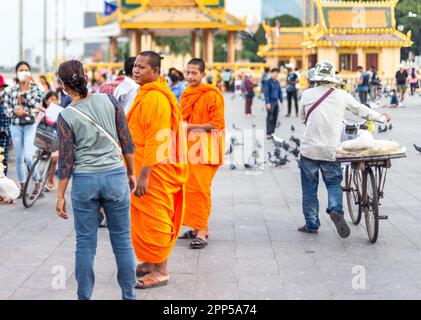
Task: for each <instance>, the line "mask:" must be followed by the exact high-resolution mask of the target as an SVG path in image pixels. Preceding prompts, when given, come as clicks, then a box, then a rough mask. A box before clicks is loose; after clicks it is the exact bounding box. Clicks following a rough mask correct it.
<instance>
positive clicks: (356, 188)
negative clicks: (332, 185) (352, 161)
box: [345, 166, 362, 225]
mask: <svg viewBox="0 0 421 320" xmlns="http://www.w3.org/2000/svg"><path fill="white" fill-rule="evenodd" d="M345 184H346V190H347V191H346V201H347V204H348V212H349V216H350V217H351V220H352V223H353V224H355V225H359V224H360V222H361V217H362V210H361V184H362V177H361V171H360V170H353V169H352V168H351V166H347V167H346V169H345Z"/></svg>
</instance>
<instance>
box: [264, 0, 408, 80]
mask: <svg viewBox="0 0 421 320" xmlns="http://www.w3.org/2000/svg"><path fill="white" fill-rule="evenodd" d="M308 2H309V3H310V6H309V12H306V10H304V15H303V16H304V17H306V18H305V19H304V21H305V23H304V24H303V27H302V28H282V27H281V28H277V27H271V26H268V25H265V26H264V27H265V29H266V33H267V36H266V37H267V45H265V46H261V47H260V50H259V55H261V56H263V57H265V58H266V61H267V63H268V64H269V65H271V66H277V65H281V64H283V63H292V64H294V65H295V66H297V67H301V66H302V67H303V68H304V69H307V68H310V67H312V66H314V65H315V63H316V62H317V61H321V60H329V61H331V62H333V63H334V64H335V67H336V68H337V70H339V71H340V72H341V73H342V74H346V73H353V72H355V71H357V67H358V66H363V67H364V68H367V69H368V68H370V67H371V66H374V67H375V68H376V69H377V70H379V74H380V75H382V76H384V77H394V74H395V72H396V71H397V70H398V69H399V65H400V63H401V61H400V51H401V48H402V47H408V46H411V45H412V41H411V32H408V34H406V35H405V34H403V33H402V32H400V31H398V30H397V28H396V19H395V7H396V5H397V3H398V0H383V1H370V2H357V1H352V2H341V1H326V0H308ZM308 13H309V15H310V23H308ZM300 53H301V54H300Z"/></svg>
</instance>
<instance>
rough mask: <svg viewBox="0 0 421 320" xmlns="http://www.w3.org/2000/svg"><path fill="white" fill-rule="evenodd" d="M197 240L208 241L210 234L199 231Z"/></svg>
mask: <svg viewBox="0 0 421 320" xmlns="http://www.w3.org/2000/svg"><path fill="white" fill-rule="evenodd" d="M196 238H200V239H203V240H205V241H206V239H207V238H208V234H207V233H206V232H204V231H198V233H197V236H196Z"/></svg>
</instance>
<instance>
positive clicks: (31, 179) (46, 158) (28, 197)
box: [22, 151, 52, 208]
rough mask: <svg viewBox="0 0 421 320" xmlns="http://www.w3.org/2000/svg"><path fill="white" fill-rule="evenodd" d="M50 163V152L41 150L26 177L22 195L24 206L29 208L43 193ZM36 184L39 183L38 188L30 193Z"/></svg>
mask: <svg viewBox="0 0 421 320" xmlns="http://www.w3.org/2000/svg"><path fill="white" fill-rule="evenodd" d="M51 164H52V158H51V154H46V153H44V152H42V151H41V152H40V153H39V155H38V158H37V159H36V160H35V162H34V165H33V166H32V168H31V171H30V173H29V175H28V177H27V179H26V183H25V188H24V190H23V197H22V201H23V205H24V206H25V208H31V207H32V206H33V205H34V204H35V202H36V201H37V200H38V198H39V197H40V196H41V194H42V193H43V191H44V187H45V184H46V183H47V180H48V175H49V174H50V168H51ZM36 184H39V190H38V192H37V193H36V194H32V193H33V192H34V190H35V189H36Z"/></svg>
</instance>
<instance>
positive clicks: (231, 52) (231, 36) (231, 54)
mask: <svg viewBox="0 0 421 320" xmlns="http://www.w3.org/2000/svg"><path fill="white" fill-rule="evenodd" d="M227 39H228V43H227V47H228V63H235V33H234V32H233V31H228V34H227Z"/></svg>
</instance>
